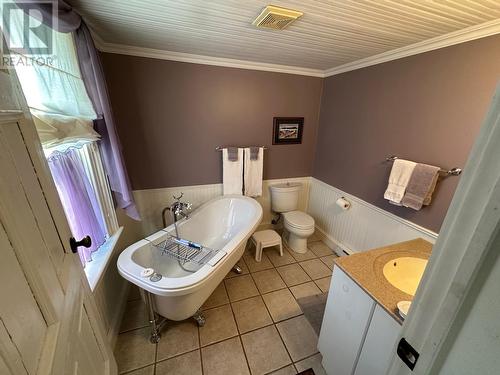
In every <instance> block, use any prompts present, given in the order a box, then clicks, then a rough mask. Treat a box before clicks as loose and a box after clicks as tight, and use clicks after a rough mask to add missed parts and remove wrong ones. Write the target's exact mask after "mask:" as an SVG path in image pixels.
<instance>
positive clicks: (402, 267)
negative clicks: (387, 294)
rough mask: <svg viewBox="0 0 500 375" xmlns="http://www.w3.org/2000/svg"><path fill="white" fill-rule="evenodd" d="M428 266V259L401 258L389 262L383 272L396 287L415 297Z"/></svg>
mask: <svg viewBox="0 0 500 375" xmlns="http://www.w3.org/2000/svg"><path fill="white" fill-rule="evenodd" d="M426 266H427V260H426V259H421V258H414V257H401V258H396V259H392V260H391V261H389V262H387V263H386V264H385V266H384V268H383V271H382V272H383V273H384V276H385V278H386V279H387V281H389V283H391V284H392V285H393V286H394V287H396V288H398V289H399V290H401V291H402V292H405V293H407V294H409V295H411V296H414V295H415V292H416V291H417V287H418V284H419V283H420V279H421V278H422V275H423V274H424V270H425V267H426Z"/></svg>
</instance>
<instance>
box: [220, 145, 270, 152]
mask: <svg viewBox="0 0 500 375" xmlns="http://www.w3.org/2000/svg"><path fill="white" fill-rule="evenodd" d="M228 147H262V149H264V150H267V147H266V146H217V147H216V148H215V151H222V150H224V149H225V148H228Z"/></svg>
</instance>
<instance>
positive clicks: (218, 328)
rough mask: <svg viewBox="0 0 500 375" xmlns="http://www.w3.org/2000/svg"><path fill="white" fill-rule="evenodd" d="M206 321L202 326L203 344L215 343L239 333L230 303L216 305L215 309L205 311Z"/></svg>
mask: <svg viewBox="0 0 500 375" xmlns="http://www.w3.org/2000/svg"><path fill="white" fill-rule="evenodd" d="M203 314H204V315H205V318H206V321H205V325H204V326H203V327H200V328H199V329H200V342H201V346H206V345H209V344H213V343H214V342H217V341H222V340H225V339H228V338H230V337H233V336H236V335H238V329H237V328H236V322H235V321H234V317H233V312H232V310H231V306H230V305H224V306H220V307H216V308H214V309H210V310H205V311H203Z"/></svg>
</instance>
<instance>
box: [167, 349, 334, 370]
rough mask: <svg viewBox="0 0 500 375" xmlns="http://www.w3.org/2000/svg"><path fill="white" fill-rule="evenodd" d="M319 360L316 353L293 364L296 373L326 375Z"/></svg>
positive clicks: (320, 358)
mask: <svg viewBox="0 0 500 375" xmlns="http://www.w3.org/2000/svg"><path fill="white" fill-rule="evenodd" d="M321 360H322V357H321V354H320V353H318V354H316V355H313V356H312V357H309V358H306V359H303V360H302V361H300V362H297V363H296V364H295V367H297V371H298V372H301V371H304V370H307V369H310V368H312V369H313V371H314V374H315V375H326V371H325V369H324V368H323V365H322V364H321ZM157 374H158V373H157Z"/></svg>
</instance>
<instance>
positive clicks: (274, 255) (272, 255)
mask: <svg viewBox="0 0 500 375" xmlns="http://www.w3.org/2000/svg"><path fill="white" fill-rule="evenodd" d="M266 255H267V257H268V258H269V260H270V261H271V263H272V264H273V265H274V267H279V266H284V265H286V264H291V263H295V262H296V260H295V258H294V257H293V256H292V254H290V252H289V251H288V250H287V249H286V248H285V247H283V256H281V255H280V253H279V252H277V251H270V252H268V253H266Z"/></svg>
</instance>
